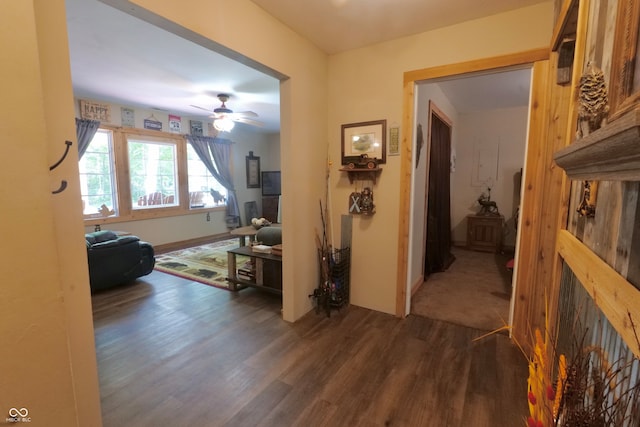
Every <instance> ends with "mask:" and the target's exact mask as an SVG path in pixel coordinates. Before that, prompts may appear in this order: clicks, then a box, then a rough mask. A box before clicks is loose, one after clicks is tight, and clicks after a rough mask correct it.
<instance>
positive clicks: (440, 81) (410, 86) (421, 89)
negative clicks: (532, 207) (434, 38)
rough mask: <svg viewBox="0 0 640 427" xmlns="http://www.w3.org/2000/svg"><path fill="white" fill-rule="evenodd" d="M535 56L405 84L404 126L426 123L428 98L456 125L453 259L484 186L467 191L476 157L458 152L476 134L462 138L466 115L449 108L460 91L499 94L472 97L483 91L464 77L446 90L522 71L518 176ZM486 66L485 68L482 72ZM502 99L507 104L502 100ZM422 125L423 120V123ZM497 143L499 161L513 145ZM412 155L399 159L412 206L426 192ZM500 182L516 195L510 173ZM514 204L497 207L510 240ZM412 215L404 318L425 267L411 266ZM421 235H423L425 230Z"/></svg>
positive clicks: (416, 248)
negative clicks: (407, 112)
mask: <svg viewBox="0 0 640 427" xmlns="http://www.w3.org/2000/svg"><path fill="white" fill-rule="evenodd" d="M538 56H540V57H544V56H545V55H544V52H542V51H540V52H531V55H530V56H528V57H527V58H526V60H525V58H523V57H517V58H516V57H514V58H511V57H509V56H506V57H500V58H494V61H493V62H492V61H488V62H487V63H484V64H477V63H475V62H470V63H464V64H456V65H452V66H451V71H449V72H447V71H446V70H443V69H433V70H432V69H425V70H422V71H421V72H420V73H415V74H412V75H411V77H412V79H410V80H405V96H406V97H407V98H409V99H411V100H412V101H411V102H408V103H407V104H406V105H415V111H414V114H413V115H412V116H411V120H410V121H409V125H410V126H412V127H413V126H416V127H417V125H418V124H419V122H420V119H419V118H420V117H422V118H425V119H426V118H427V117H429V116H430V115H427V114H425V109H426V108H425V107H426V106H427V105H428V103H429V101H430V100H435V101H436V102H437V103H438V106H439V107H441V108H442V109H444V111H445V113H446V115H447V116H448V117H450V118H451V119H452V121H453V122H454V123H455V124H456V126H455V128H456V130H455V132H452V141H453V143H452V144H451V147H452V152H451V172H452V175H451V176H452V181H451V206H452V224H451V230H454V231H455V232H454V233H452V239H453V240H452V246H453V248H454V250H452V252H453V255H454V256H455V255H456V250H457V248H460V247H463V246H464V245H465V244H466V215H469V214H473V213H475V212H476V211H475V207H476V205H477V201H476V200H477V199H478V196H479V195H480V193H481V192H482V190H483V188H482V186H484V184H482V186H479V185H477V184H475V185H476V188H473V187H474V185H472V183H471V181H472V180H471V178H470V177H469V176H468V175H469V174H470V172H471V170H472V164H471V160H469V159H472V158H477V156H473V155H472V154H469V152H468V151H467V152H466V153H465V152H464V150H470V149H471V150H473V149H475V148H477V147H475V148H473V147H474V146H475V145H478V141H476V140H477V139H478V136H477V135H476V132H472V131H469V128H473V126H477V124H475V125H473V126H469V127H468V129H467V134H466V135H462V133H463V132H461V129H459V128H458V125H457V124H458V122H459V121H460V116H461V115H465V114H467V112H462V113H459V112H457V111H456V108H454V101H455V100H456V99H457V98H456V95H460V94H465V93H466V95H467V96H468V97H471V99H472V101H473V102H480V101H483V102H485V101H489V102H493V101H496V100H499V99H500V95H499V94H498V93H491V94H490V96H484V97H483V96H481V95H478V92H479V91H480V89H483V88H484V87H485V85H483V84H477V82H475V81H473V79H469V80H470V81H471V82H473V84H468V85H466V86H465V84H460V85H459V86H460V87H459V88H458V92H457V93H455V91H454V92H451V91H450V89H451V87H453V86H458V83H459V82H461V81H463V80H466V79H467V78H471V77H486V76H491V75H494V74H501V73H505V74H508V73H509V72H511V71H518V70H520V71H522V70H524V71H526V72H527V73H528V78H527V79H526V83H525V84H524V86H523V87H522V90H523V91H524V92H526V101H525V104H524V105H522V106H521V107H522V111H523V114H522V115H521V116H522V117H523V119H522V123H524V126H523V127H522V129H523V130H522V131H521V132H520V136H519V137H518V139H519V140H520V141H521V142H522V145H521V146H522V152H521V154H519V155H518V156H517V157H518V166H517V168H516V167H515V166H513V169H514V171H515V170H517V171H518V172H520V170H521V168H522V166H523V164H524V159H525V151H526V139H527V122H528V116H529V105H528V101H529V91H530V87H531V72H532V64H534V63H535V62H536V61H537V60H538V59H543V58H538ZM512 60H513V62H512ZM490 63H491V64H490ZM487 66H489V67H488V68H485V67H487ZM461 70H464V72H461ZM445 86H446V87H445ZM451 93H453V95H452V96H449V95H450V94H451ZM506 100H507V101H508V98H507V99H506ZM504 101H505V99H503V100H502V102H504ZM473 102H472V103H473ZM420 109H422V110H420ZM414 121H415V125H414ZM424 124H425V123H424V122H423V125H424ZM483 124H484V125H485V126H487V127H491V128H494V129H502V128H504V127H505V126H510V125H511V120H501V121H499V122H496V123H490V122H486V123H483ZM416 127H413V131H414V132H413V135H414V138H415V135H416ZM406 131H407V132H409V130H408V129H406ZM498 139H499V138H492V139H491V140H490V142H491V143H493V144H494V145H495V146H494V147H493V148H492V149H494V150H495V151H496V152H497V153H499V157H500V158H501V160H502V156H503V154H505V153H503V152H502V151H499V150H500V149H502V148H504V147H507V146H508V147H511V146H513V139H512V138H508V139H503V140H502V141H499V140H498ZM461 141H463V144H464V143H466V144H469V145H468V146H467V147H466V148H465V147H461V146H460V145H461ZM415 142H416V141H415V139H414V143H415ZM480 142H482V141H480ZM500 144H502V148H500V147H499V145H500ZM469 147H472V148H469ZM485 148H486V147H485ZM416 151H417V147H416V146H415V145H414V148H413V152H411V153H410V156H409V158H407V159H405V160H404V163H405V164H406V165H407V166H408V165H411V166H410V167H411V169H413V170H414V171H413V172H412V175H413V176H412V180H411V181H410V182H411V187H412V190H411V191H410V192H409V193H410V197H411V198H412V199H413V200H414V202H417V201H419V200H424V199H423V197H424V196H422V197H421V196H420V195H418V194H417V193H419V192H420V189H419V187H423V190H422V191H425V190H426V188H424V182H425V180H426V178H425V177H424V176H423V175H421V173H422V172H421V171H420V170H419V168H418V166H417V164H415V156H416V155H417V153H416ZM476 151H477V150H476ZM485 151H486V150H485ZM497 157H498V156H496V158H497ZM465 162H468V163H465ZM422 167H423V168H425V169H426V166H425V164H424V163H423V164H422ZM414 168H415V169H414ZM456 169H457V170H456ZM462 176H464V183H463V184H462V185H461V184H460V182H459V180H460V177H462ZM454 178H455V180H454ZM503 179H504V182H507V181H508V182H509V183H511V185H510V186H509V187H507V186H503V190H505V193H506V192H507V191H508V192H509V193H510V195H512V194H514V193H517V191H514V190H513V184H514V177H513V175H511V176H510V173H506V174H504V176H503ZM403 184H404V185H407V184H409V181H407V182H406V183H403ZM484 190H486V188H484ZM496 190H498V191H499V189H496ZM425 192H426V191H425ZM491 195H492V200H494V198H497V197H498V195H497V194H496V193H492V194H491ZM461 199H462V201H461ZM407 203H408V201H407ZM514 203H515V204H516V205H517V202H515V199H514V202H511V198H510V199H509V200H507V202H504V203H503V208H504V210H505V211H506V215H505V216H506V217H507V218H506V219H507V220H508V221H509V225H510V227H511V228H512V230H513V231H512V232H511V234H510V238H511V239H513V238H514V237H515V218H514V216H513V215H512V210H513V209H512V204H514ZM414 206H415V205H414ZM416 207H417V206H416ZM454 210H456V212H454ZM416 214H418V215H419V216H415V215H416ZM412 215H413V217H411V220H410V221H409V223H408V224H407V225H408V229H407V235H408V245H407V251H408V253H407V256H408V259H409V265H408V268H407V270H406V274H407V275H408V276H407V277H406V282H405V283H406V284H407V285H406V288H405V289H400V287H399V292H401V294H399V295H400V297H399V301H400V300H401V301H404V307H402V308H400V307H398V308H399V310H401V311H399V312H400V313H404V314H405V315H406V313H408V312H410V311H411V296H412V295H413V294H414V293H415V292H416V291H417V290H418V289H419V288H420V287H421V286H420V285H421V284H422V283H423V282H424V276H423V275H422V274H421V273H423V271H424V269H425V265H424V263H422V264H421V263H419V262H415V261H416V260H415V257H416V255H419V254H422V252H423V251H424V247H425V246H424V245H425V243H424V240H422V241H418V242H416V238H419V236H423V231H424V230H421V228H422V227H424V222H425V221H424V218H425V217H426V212H423V213H422V214H420V212H419V208H418V209H416V208H415V207H414V209H413V210H412ZM418 233H419V234H418ZM424 236H426V232H425V234H424ZM511 245H512V248H513V246H515V243H512V244H511ZM421 259H422V258H421ZM456 263H460V261H459V260H458V261H456ZM416 267H419V268H420V270H416ZM504 320H505V321H507V320H508V319H506V318H505V319H504Z"/></svg>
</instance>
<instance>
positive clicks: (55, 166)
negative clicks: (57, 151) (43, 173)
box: [49, 140, 73, 182]
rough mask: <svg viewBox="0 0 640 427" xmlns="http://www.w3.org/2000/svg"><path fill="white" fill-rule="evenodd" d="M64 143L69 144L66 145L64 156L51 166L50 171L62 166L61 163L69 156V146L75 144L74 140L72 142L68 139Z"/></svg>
mask: <svg viewBox="0 0 640 427" xmlns="http://www.w3.org/2000/svg"><path fill="white" fill-rule="evenodd" d="M64 143H65V144H66V145H67V147H66V148H65V150H64V154H63V155H62V157H61V158H60V160H58V161H57V162H55V163H54V164H53V166H49V170H50V171H52V170H54V169H55V168H57V167H58V166H60V163H62V162H63V161H64V159H65V158H66V157H67V154H69V147H71V145H72V144H73V142H71V141H69V140H66V141H65V142H64ZM63 182H64V181H63Z"/></svg>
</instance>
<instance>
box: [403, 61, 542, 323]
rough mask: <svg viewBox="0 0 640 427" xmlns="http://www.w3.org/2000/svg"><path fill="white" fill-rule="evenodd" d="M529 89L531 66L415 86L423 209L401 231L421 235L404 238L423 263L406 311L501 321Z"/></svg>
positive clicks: (417, 192)
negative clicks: (407, 229) (409, 229)
mask: <svg viewBox="0 0 640 427" xmlns="http://www.w3.org/2000/svg"><path fill="white" fill-rule="evenodd" d="M530 86H531V67H530V66H520V67H516V68H510V69H497V70H489V71H485V72H482V73H470V74H465V75H462V76H456V77H453V78H442V79H434V80H428V81H424V82H420V83H419V84H417V85H416V89H417V90H416V93H417V98H418V99H417V108H416V113H415V128H416V141H415V144H416V145H415V151H414V155H413V160H412V163H413V165H414V167H415V169H414V172H415V174H416V176H415V178H414V188H413V191H412V197H413V198H414V204H415V205H418V204H420V203H421V202H422V201H423V200H424V206H425V207H424V210H423V211H422V212H423V213H422V214H421V215H419V214H420V212H419V210H418V209H416V208H414V212H413V214H414V215H415V217H414V220H413V221H412V224H413V229H412V232H410V233H409V234H410V235H412V236H416V235H417V236H420V235H423V236H424V239H423V241H422V242H419V243H418V242H414V244H413V245H412V248H413V249H414V251H416V250H418V251H419V252H417V253H416V252H413V255H412V258H416V257H418V256H419V255H422V257H421V259H422V260H423V262H422V265H421V269H422V274H421V275H420V274H416V272H413V274H412V276H411V277H414V276H415V277H416V279H415V281H412V282H411V283H412V284H414V285H415V282H420V283H418V284H417V286H414V288H413V289H412V292H411V293H412V296H411V303H410V307H409V309H410V312H411V313H412V314H416V315H421V316H425V317H430V318H435V319H439V320H445V321H449V322H452V323H457V324H461V325H463V326H469V327H474V328H477V329H482V330H495V329H498V328H500V327H502V326H504V325H506V324H508V323H509V313H510V310H511V295H512V291H513V288H512V277H511V274H512V271H511V270H512V267H511V264H508V262H509V261H510V260H511V259H513V257H514V253H515V248H516V246H517V245H516V237H517V228H518V227H517V220H518V215H517V212H518V207H519V205H520V194H521V191H520V186H521V177H522V170H523V168H524V162H525V152H526V142H527V131H528V117H529V98H530ZM434 107H435V108H434ZM425 122H426V124H427V126H428V128H427V129H428V136H427V140H426V141H425V148H428V150H427V156H424V157H425V158H424V159H421V158H420V155H419V152H420V140H419V138H420V131H419V126H420V125H421V124H422V123H425ZM423 126H424V125H423ZM421 186H424V188H420V187H421ZM421 218H422V219H421ZM422 227H424V229H423V230H420V228H422ZM411 262H412V265H414V266H415V265H416V263H417V260H415V259H414V260H413V261H411ZM418 272H419V271H418Z"/></svg>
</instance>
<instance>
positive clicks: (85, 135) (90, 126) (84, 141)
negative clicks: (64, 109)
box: [76, 119, 100, 160]
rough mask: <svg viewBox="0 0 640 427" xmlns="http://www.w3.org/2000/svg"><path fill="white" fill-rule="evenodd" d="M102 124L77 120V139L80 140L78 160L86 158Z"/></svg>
mask: <svg viewBox="0 0 640 427" xmlns="http://www.w3.org/2000/svg"><path fill="white" fill-rule="evenodd" d="M99 127H100V122H99V121H98V120H88V119H76V137H77V139H78V160H79V159H81V158H82V156H84V153H85V151H87V147H88V146H89V144H90V143H91V140H92V139H93V137H94V136H95V134H96V132H98V128H99Z"/></svg>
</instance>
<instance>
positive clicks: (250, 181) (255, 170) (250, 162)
mask: <svg viewBox="0 0 640 427" xmlns="http://www.w3.org/2000/svg"><path fill="white" fill-rule="evenodd" d="M245 158H246V159H247V188H260V157H257V156H254V155H253V151H249V155H248V156H246V157H245Z"/></svg>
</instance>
